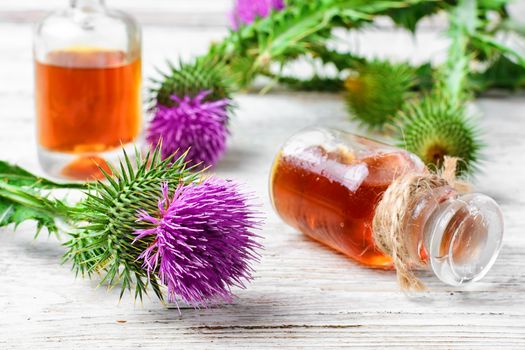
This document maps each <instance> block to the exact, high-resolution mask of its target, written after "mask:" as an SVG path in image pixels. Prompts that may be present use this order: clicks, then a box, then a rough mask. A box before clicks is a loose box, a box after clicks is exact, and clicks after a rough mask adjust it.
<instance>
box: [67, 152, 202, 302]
mask: <svg viewBox="0 0 525 350" xmlns="http://www.w3.org/2000/svg"><path fill="white" fill-rule="evenodd" d="M184 157H185V154H184V155H182V156H181V157H179V158H178V159H173V158H172V157H169V158H167V159H165V160H161V154H160V146H158V147H157V148H155V150H154V151H151V152H149V153H148V154H147V155H146V156H145V157H142V156H141V155H139V154H137V155H136V159H137V161H136V163H137V164H136V166H135V167H134V166H133V165H132V161H131V160H130V159H129V157H128V156H127V155H126V154H125V157H124V160H123V161H122V162H121V164H120V169H118V170H117V169H113V170H114V171H113V175H112V176H110V175H108V174H106V175H107V176H106V181H107V182H101V181H99V182H97V183H96V184H95V185H94V188H93V189H92V191H91V193H90V194H89V195H88V197H87V198H86V199H85V200H84V201H82V202H81V203H80V205H79V207H78V210H77V211H76V216H77V217H76V218H75V220H74V221H75V222H84V223H87V224H84V225H83V226H82V225H81V226H80V227H79V228H78V230H77V231H75V232H73V233H71V237H72V238H71V240H70V241H69V242H67V244H66V245H67V246H68V248H69V251H68V253H67V254H66V260H71V261H72V262H73V269H74V270H75V271H76V272H77V273H80V274H81V275H88V276H90V275H92V274H93V273H98V274H101V275H103V279H102V281H101V283H104V282H105V283H107V284H108V285H110V286H112V285H115V284H117V283H118V282H120V283H121V284H122V292H121V296H122V294H123V293H124V291H125V290H126V289H128V290H131V288H132V287H135V297H136V298H138V299H140V298H142V294H143V293H145V291H146V289H147V286H148V283H150V284H151V286H152V288H153V290H154V291H155V293H156V294H157V296H159V298H161V299H162V293H161V290H160V287H159V283H158V281H157V279H156V278H155V276H148V273H147V271H146V270H145V269H144V268H143V267H142V262H141V261H139V260H138V257H139V255H140V254H141V253H142V252H144V251H145V250H146V249H147V248H148V247H149V246H150V244H151V243H152V242H151V241H152V239H151V238H148V237H145V238H142V239H139V240H137V239H136V235H135V234H134V232H135V231H136V230H137V229H140V228H142V226H141V225H144V224H141V223H138V222H137V212H139V211H140V210H142V211H146V212H149V213H155V212H157V211H158V198H159V189H160V188H161V186H162V185H163V184H168V185H170V184H171V185H172V187H173V188H174V187H176V186H177V185H179V184H188V183H191V182H194V181H197V180H198V179H199V176H200V174H199V173H195V172H192V170H193V169H188V168H186V162H185V160H184ZM135 168H136V169H135Z"/></svg>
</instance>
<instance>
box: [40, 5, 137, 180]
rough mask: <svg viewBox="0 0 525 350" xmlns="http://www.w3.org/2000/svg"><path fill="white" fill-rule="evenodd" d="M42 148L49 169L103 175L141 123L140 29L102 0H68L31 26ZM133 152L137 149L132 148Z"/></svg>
mask: <svg viewBox="0 0 525 350" xmlns="http://www.w3.org/2000/svg"><path fill="white" fill-rule="evenodd" d="M33 51H34V60H35V103H36V125H37V144H38V156H39V160H40V163H41V165H42V167H43V168H44V170H46V171H47V172H48V173H50V174H51V175H54V176H57V177H63V178H69V179H74V180H90V179H94V178H100V177H101V176H102V173H101V172H100V171H99V169H98V166H101V167H102V168H104V169H105V170H107V171H109V169H108V167H107V164H106V162H111V161H112V160H115V158H116V157H117V156H118V155H119V154H120V153H121V152H120V149H121V148H122V147H124V148H126V147H129V148H133V146H132V145H133V144H134V142H136V141H137V139H138V138H139V136H140V134H141V131H142V106H141V70H142V64H141V32H140V28H139V26H138V24H137V22H136V21H135V20H134V19H132V18H131V17H130V16H128V15H126V14H124V13H122V12H120V11H115V10H111V9H108V8H107V7H106V6H105V3H104V0H71V1H70V6H69V8H67V9H65V10H62V11H58V12H55V13H52V14H50V15H49V16H47V17H46V18H44V19H43V20H42V21H41V22H40V23H39V24H38V25H37V26H36V30H35V34H34V48H33ZM131 154H133V152H131Z"/></svg>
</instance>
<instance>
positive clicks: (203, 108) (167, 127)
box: [147, 91, 230, 167]
mask: <svg viewBox="0 0 525 350" xmlns="http://www.w3.org/2000/svg"><path fill="white" fill-rule="evenodd" d="M209 94H210V92H209V91H202V92H201V93H199V94H198V95H197V96H195V97H194V98H192V97H189V96H184V97H179V96H176V95H174V96H172V99H173V101H174V102H175V104H174V105H173V106H171V107H168V106H163V105H158V106H157V108H156V111H155V116H154V118H153V120H152V122H151V123H150V126H149V128H148V132H147V140H148V142H149V143H150V144H152V145H157V143H158V142H159V141H162V156H163V158H167V157H169V156H170V155H172V154H175V153H176V152H178V151H181V152H184V151H186V150H188V155H187V156H186V159H187V160H188V161H189V162H190V163H192V164H194V165H196V164H201V165H202V166H203V167H204V166H212V165H215V164H216V163H217V162H218V161H219V159H220V158H221V157H222V156H223V154H224V152H225V150H226V138H227V135H228V129H227V125H226V124H227V122H228V111H227V109H228V106H229V104H230V101H229V100H228V99H221V100H218V101H205V98H206V97H207V96H208V95H209Z"/></svg>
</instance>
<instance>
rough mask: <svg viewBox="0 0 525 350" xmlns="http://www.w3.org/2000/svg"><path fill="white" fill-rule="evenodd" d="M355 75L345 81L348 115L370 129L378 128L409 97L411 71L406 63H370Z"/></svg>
mask: <svg viewBox="0 0 525 350" xmlns="http://www.w3.org/2000/svg"><path fill="white" fill-rule="evenodd" d="M355 73H356V74H355V75H351V76H350V77H348V78H347V79H346V81H345V88H346V102H347V105H348V108H349V110H350V113H351V116H352V118H353V119H355V120H358V121H359V122H361V123H362V124H363V125H364V126H366V127H368V128H370V129H382V128H383V127H384V126H385V125H386V124H388V123H390V122H391V121H392V120H393V118H394V116H395V115H396V113H397V112H398V111H399V110H401V109H402V108H403V106H404V104H405V103H406V101H407V100H408V99H409V98H410V97H411V90H412V89H413V88H414V86H415V84H416V78H415V72H414V70H413V69H412V68H411V67H410V66H409V65H407V64H392V63H390V62H387V61H379V60H374V61H371V62H369V63H366V64H362V65H360V66H359V67H358V68H357V69H356V72H355Z"/></svg>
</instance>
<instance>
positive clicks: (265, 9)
mask: <svg viewBox="0 0 525 350" xmlns="http://www.w3.org/2000/svg"><path fill="white" fill-rule="evenodd" d="M284 7H285V4H284V0H236V2H235V6H234V8H233V13H232V14H231V23H232V27H233V29H235V30H237V29H239V27H240V26H241V25H242V24H250V23H252V22H253V21H255V19H256V18H257V17H263V18H264V17H267V16H269V15H270V13H271V12H272V10H277V11H280V10H282V9H284Z"/></svg>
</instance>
